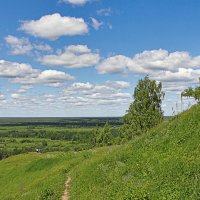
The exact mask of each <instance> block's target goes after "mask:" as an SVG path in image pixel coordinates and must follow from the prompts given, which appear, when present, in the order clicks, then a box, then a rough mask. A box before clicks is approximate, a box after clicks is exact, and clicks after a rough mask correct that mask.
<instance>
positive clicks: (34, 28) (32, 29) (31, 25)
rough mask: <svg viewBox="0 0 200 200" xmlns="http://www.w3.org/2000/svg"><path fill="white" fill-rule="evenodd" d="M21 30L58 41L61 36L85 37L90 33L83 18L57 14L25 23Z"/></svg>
mask: <svg viewBox="0 0 200 200" xmlns="http://www.w3.org/2000/svg"><path fill="white" fill-rule="evenodd" d="M19 30H22V31H24V32H26V33H28V34H30V35H33V36H35V37H41V38H45V39H50V40H56V39H58V38H59V37H61V36H72V35H83V34H85V33H87V32H88V25H87V23H86V22H85V21H84V19H83V18H75V17H68V16H61V15H60V14H59V13H55V14H52V15H45V16H42V17H41V18H40V19H39V20H30V21H24V22H23V23H22V24H21V27H20V28H19Z"/></svg>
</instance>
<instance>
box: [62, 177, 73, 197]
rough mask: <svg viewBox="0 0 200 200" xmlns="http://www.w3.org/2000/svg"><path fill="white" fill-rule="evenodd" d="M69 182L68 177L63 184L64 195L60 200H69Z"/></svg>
mask: <svg viewBox="0 0 200 200" xmlns="http://www.w3.org/2000/svg"><path fill="white" fill-rule="evenodd" d="M70 182H71V178H70V177H69V176H68V177H67V180H66V182H65V191H64V195H63V196H62V199H61V200H69V195H68V189H69V184H70Z"/></svg>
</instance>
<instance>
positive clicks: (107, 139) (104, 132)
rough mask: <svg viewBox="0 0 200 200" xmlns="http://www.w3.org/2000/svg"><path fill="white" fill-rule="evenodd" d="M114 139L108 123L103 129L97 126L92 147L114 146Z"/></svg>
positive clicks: (92, 138)
mask: <svg viewBox="0 0 200 200" xmlns="http://www.w3.org/2000/svg"><path fill="white" fill-rule="evenodd" d="M113 141H114V137H113V134H112V131H111V127H110V125H109V123H108V122H106V123H105V125H104V127H103V128H102V129H100V128H99V126H98V125H97V126H96V128H95V129H94V130H93V134H92V137H91V143H92V146H107V145H111V144H113Z"/></svg>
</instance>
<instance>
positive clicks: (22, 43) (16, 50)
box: [5, 35, 52, 55]
mask: <svg viewBox="0 0 200 200" xmlns="http://www.w3.org/2000/svg"><path fill="white" fill-rule="evenodd" d="M5 41H6V43H7V45H8V46H9V47H10V49H11V54H14V55H21V54H28V53H30V52H31V51H32V50H38V51H47V52H50V51H51V50H52V48H51V47H50V46H49V45H47V44H32V43H31V42H30V41H29V39H28V38H24V37H23V38H18V37H15V36H13V35H8V36H6V37H5Z"/></svg>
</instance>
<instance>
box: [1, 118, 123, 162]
mask: <svg viewBox="0 0 200 200" xmlns="http://www.w3.org/2000/svg"><path fill="white" fill-rule="evenodd" d="M107 121H108V122H109V123H110V125H111V126H112V132H113V134H115V135H116V132H117V129H118V127H119V125H120V124H122V122H121V119H120V118H0V159H3V158H7V157H9V156H10V155H16V154H20V153H27V152H35V151H36V149H40V150H41V151H42V152H54V151H62V152H67V151H80V150H85V149H89V148H91V144H90V142H91V137H92V132H93V130H94V128H95V127H96V125H97V124H98V126H99V127H100V128H101V127H103V126H104V124H105V123H106V122H107Z"/></svg>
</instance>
